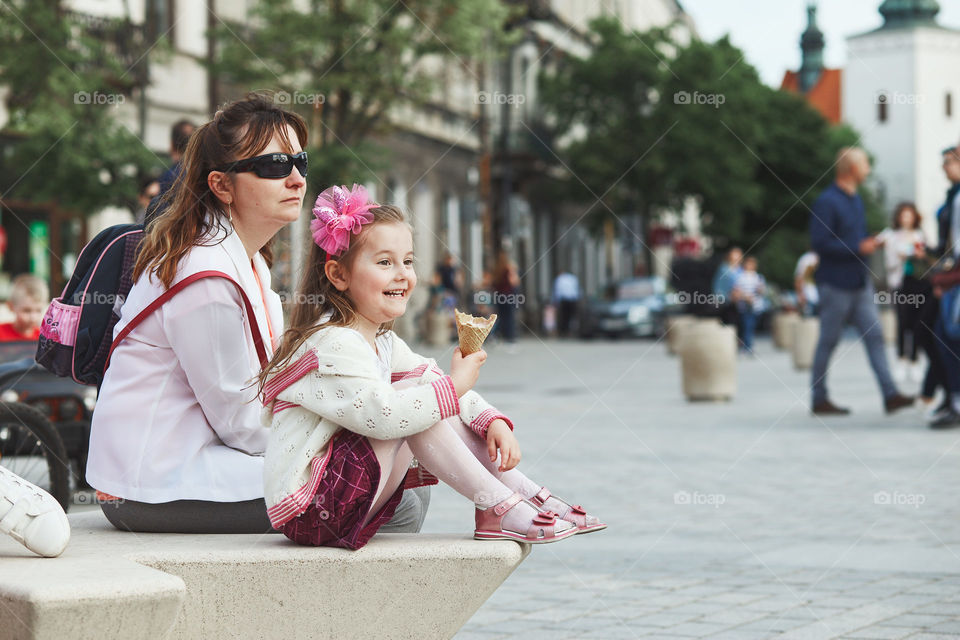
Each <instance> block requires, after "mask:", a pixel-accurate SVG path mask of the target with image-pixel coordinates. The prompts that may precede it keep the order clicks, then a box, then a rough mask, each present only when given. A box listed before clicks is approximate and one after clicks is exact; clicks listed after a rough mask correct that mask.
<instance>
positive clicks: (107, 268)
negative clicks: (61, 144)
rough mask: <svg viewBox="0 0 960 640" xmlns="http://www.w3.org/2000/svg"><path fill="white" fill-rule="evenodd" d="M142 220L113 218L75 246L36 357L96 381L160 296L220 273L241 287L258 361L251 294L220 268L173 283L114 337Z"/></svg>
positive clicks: (56, 369)
mask: <svg viewBox="0 0 960 640" xmlns="http://www.w3.org/2000/svg"><path fill="white" fill-rule="evenodd" d="M143 235H144V231H143V225H140V224H118V225H115V226H112V227H108V228H106V229H104V230H103V231H101V232H100V233H98V234H97V235H96V237H94V238H93V240H91V241H90V242H89V243H88V244H87V246H85V247H84V248H83V250H82V251H81V252H80V256H79V257H78V258H77V264H76V266H75V267H74V269H73V275H72V276H70V280H69V282H67V285H66V286H65V287H64V288H63V293H61V294H60V297H59V298H57V299H55V300H53V301H52V302H51V303H50V306H49V307H48V308H47V311H46V313H45V314H44V316H43V321H42V322H41V323H40V339H39V341H38V343H37V357H36V360H37V362H38V363H39V364H40V365H42V366H43V367H45V368H46V369H47V370H49V371H50V372H51V373H54V374H56V375H58V376H62V377H71V378H73V379H74V380H75V381H77V382H79V383H81V384H89V385H96V386H99V385H100V383H102V382H103V376H104V373H105V372H106V370H107V367H108V366H109V364H110V356H111V354H112V353H113V350H114V349H115V348H116V346H117V345H118V344H119V343H120V342H121V341H122V340H123V339H124V338H125V337H127V335H128V334H129V333H130V332H131V331H133V329H134V328H136V326H137V325H139V324H140V323H141V322H143V320H144V319H146V318H147V317H148V316H149V315H150V314H151V313H153V312H154V311H155V310H156V309H157V308H159V307H160V306H161V305H162V304H163V303H164V302H166V301H167V300H169V299H170V298H172V297H173V296H175V295H176V294H177V293H179V292H180V291H182V290H183V289H184V288H185V287H187V286H188V285H190V284H192V283H194V282H196V281H197V280H200V279H203V278H225V279H226V280H229V281H230V282H232V283H233V284H234V285H235V286H236V288H237V290H238V291H239V292H240V297H241V299H242V300H243V305H244V311H245V312H246V314H247V318H248V320H249V322H250V328H251V329H252V330H253V343H254V347H255V348H256V350H257V356H258V357H259V359H260V364H261V365H265V364H266V362H267V355H266V349H265V348H264V345H263V338H262V336H261V335H260V329H259V327H258V326H257V319H256V316H255V315H254V313H253V307H252V306H251V305H250V300H249V299H248V298H247V295H246V293H245V292H244V290H243V288H242V287H241V286H240V284H239V283H238V282H237V281H236V280H234V279H233V278H231V277H230V276H229V275H227V274H225V273H223V272H221V271H201V272H199V273H194V274H192V275H190V276H188V277H187V278H184V279H183V280H181V281H180V282H178V283H176V284H175V285H173V286H172V287H170V288H169V289H167V290H166V291H165V292H164V293H163V294H161V295H160V296H159V297H158V298H157V299H156V300H154V301H153V302H151V303H150V304H149V305H147V307H146V308H145V309H144V310H143V311H141V312H140V313H138V314H137V316H136V317H135V318H133V319H132V320H131V321H130V322H129V323H128V324H127V325H126V326H125V327H124V328H123V330H122V331H121V332H120V333H119V334H118V335H117V337H116V339H114V338H113V329H114V327H115V326H116V324H117V321H119V320H120V310H121V308H122V307H123V303H124V301H125V300H126V298H127V294H129V293H130V289H131V288H132V287H133V266H134V264H135V263H136V260H137V254H138V253H139V249H140V243H141V242H142V241H143Z"/></svg>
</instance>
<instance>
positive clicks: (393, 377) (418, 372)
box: [390, 363, 427, 382]
mask: <svg viewBox="0 0 960 640" xmlns="http://www.w3.org/2000/svg"><path fill="white" fill-rule="evenodd" d="M426 370H427V365H426V363H424V364H422V365H420V366H419V367H416V368H415V369H411V370H410V371H394V372H393V373H391V374H390V382H399V381H401V380H409V379H411V378H419V377H420V376H422V375H423V373H424V372H425V371H426Z"/></svg>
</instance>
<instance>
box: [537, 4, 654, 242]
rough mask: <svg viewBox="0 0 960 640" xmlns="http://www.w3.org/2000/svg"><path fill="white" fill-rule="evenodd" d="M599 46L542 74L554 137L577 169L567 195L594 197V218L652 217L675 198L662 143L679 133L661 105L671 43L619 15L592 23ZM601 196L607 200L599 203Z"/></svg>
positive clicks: (589, 199) (566, 160)
mask: <svg viewBox="0 0 960 640" xmlns="http://www.w3.org/2000/svg"><path fill="white" fill-rule="evenodd" d="M590 27H591V32H590V36H591V40H592V51H591V54H590V56H589V57H587V58H577V57H572V58H569V59H567V60H565V61H564V63H563V64H561V65H560V66H559V67H558V68H557V69H556V70H555V72H546V73H544V74H542V75H541V77H540V103H541V106H542V107H543V109H544V112H545V118H544V119H545V121H546V122H547V123H549V126H550V128H552V129H553V131H552V133H550V134H546V135H544V137H547V138H549V139H552V140H557V139H562V138H563V137H564V136H566V137H568V138H569V139H570V140H569V142H568V143H567V144H566V145H564V146H561V147H560V148H559V149H557V153H558V155H559V156H560V158H561V160H562V162H563V164H564V165H565V166H566V167H567V168H568V169H569V172H568V173H569V174H570V175H568V176H567V179H566V181H565V182H566V189H563V190H561V191H559V192H558V196H559V197H564V198H566V197H572V198H574V199H576V200H578V201H581V202H586V203H592V204H591V206H590V210H589V218H588V222H589V223H592V226H594V227H596V226H598V223H601V222H603V221H607V222H608V223H609V222H610V221H611V220H613V219H614V216H617V217H619V216H620V215H621V214H623V213H624V212H631V213H634V212H635V213H639V214H640V215H641V216H642V218H643V219H644V220H649V219H650V218H651V217H652V216H653V214H654V212H655V211H657V210H658V209H659V208H662V207H665V206H668V205H669V204H670V202H671V199H670V190H669V181H670V179H671V176H670V172H669V166H668V164H667V162H666V157H665V155H664V154H663V147H662V146H661V145H662V143H663V140H664V139H665V138H666V137H667V136H668V135H670V134H671V133H672V128H671V124H670V122H669V121H668V119H667V118H665V117H664V116H665V115H666V114H665V113H664V112H663V111H662V110H660V109H657V104H658V102H659V101H660V90H661V88H662V87H663V85H664V82H665V81H664V75H665V74H666V73H667V71H666V68H665V67H664V65H663V64H662V60H663V58H664V57H665V56H666V52H665V51H666V47H668V46H669V45H670V42H669V40H668V38H667V36H666V33H665V32H664V31H662V30H653V31H650V32H647V33H645V34H643V35H642V37H638V35H637V34H633V33H629V32H626V31H624V30H623V28H622V27H621V25H620V23H619V22H618V21H617V20H615V19H612V18H599V19H597V20H594V21H593V22H592V23H591V25H590ZM598 199H599V202H598Z"/></svg>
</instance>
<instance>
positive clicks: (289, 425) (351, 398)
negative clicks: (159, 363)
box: [260, 185, 606, 549]
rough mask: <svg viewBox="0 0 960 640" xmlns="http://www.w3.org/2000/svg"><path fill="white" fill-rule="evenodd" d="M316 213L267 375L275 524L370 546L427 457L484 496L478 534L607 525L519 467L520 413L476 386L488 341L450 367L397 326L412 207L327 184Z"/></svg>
mask: <svg viewBox="0 0 960 640" xmlns="http://www.w3.org/2000/svg"><path fill="white" fill-rule="evenodd" d="M313 212H314V215H315V219H314V220H313V221H312V222H311V229H312V230H313V237H314V241H315V244H314V246H313V247H312V251H311V255H310V259H309V264H308V265H307V268H306V270H305V273H304V276H303V280H302V283H301V286H300V290H299V292H298V295H297V299H296V301H295V305H294V308H293V312H292V315H291V322H290V328H289V329H288V330H287V331H286V333H285V334H284V336H283V340H282V343H281V345H280V347H279V349H278V350H277V352H276V354H275V355H274V357H273V359H272V360H271V361H270V363H269V364H268V365H267V367H266V368H265V369H264V371H263V372H262V374H261V376H260V385H261V391H262V393H263V398H264V404H265V407H266V408H265V411H267V412H269V413H268V414H267V415H265V420H266V419H267V418H268V417H269V420H270V422H271V432H270V439H269V443H268V445H267V451H266V460H265V468H264V483H265V489H266V501H267V509H268V514H269V516H270V521H271V523H272V524H273V526H274V527H276V528H277V529H280V530H281V531H283V533H284V534H285V535H286V536H287V537H288V538H290V539H291V540H293V541H295V542H297V543H299V544H305V545H324V546H336V547H345V548H348V549H359V548H360V547H362V546H363V545H364V544H366V543H367V541H368V540H369V539H370V538H371V537H372V536H373V534H374V533H376V531H377V529H378V528H379V527H380V526H381V525H382V524H383V523H384V522H386V521H387V520H388V519H389V518H390V515H391V514H392V513H393V510H394V508H395V507H396V505H397V503H398V502H399V500H400V495H401V493H402V491H403V488H404V479H405V478H406V477H407V471H408V468H409V466H410V464H411V462H412V460H413V458H414V456H415V457H416V459H417V460H418V461H419V462H420V464H421V465H423V466H424V467H425V468H426V469H429V471H430V472H431V473H433V474H435V475H436V476H437V477H439V478H440V479H441V480H443V481H444V482H445V483H446V484H448V485H450V486H451V487H453V489H454V490H456V491H457V492H458V493H460V494H461V495H463V496H465V497H467V498H469V499H470V500H472V501H473V503H474V505H475V506H476V525H477V527H476V531H475V532H474V537H475V538H478V539H484V540H495V539H510V540H518V541H520V542H528V543H545V542H555V541H558V540H562V539H564V538H568V537H570V536H572V535H574V534H577V533H585V532H589V531H597V530H600V529H603V528H605V527H606V525H605V524H603V523H601V522H600V521H599V520H598V519H597V518H595V517H593V516H589V515H587V514H586V513H585V512H584V510H583V509H582V508H580V507H579V506H571V505H569V504H567V503H566V502H564V501H562V500H560V499H558V498H556V497H554V496H552V495H551V494H550V492H549V491H548V490H547V489H546V488H544V487H541V486H540V485H538V484H536V483H534V482H533V481H531V480H530V479H528V478H527V477H526V476H524V475H523V474H522V473H520V471H518V470H517V469H516V468H515V467H516V465H517V462H518V461H519V460H520V449H519V446H518V444H517V440H516V438H514V436H513V433H512V429H513V426H512V424H511V422H510V421H509V419H507V417H506V416H504V415H503V414H501V413H500V412H499V411H497V410H496V409H495V408H493V407H492V406H490V405H489V404H488V403H487V402H486V401H485V400H483V398H481V397H480V396H479V395H478V394H477V393H476V392H473V391H471V390H470V389H471V387H473V385H474V384H475V383H476V380H477V376H478V373H479V369H480V366H481V365H482V364H483V362H484V360H485V359H486V354H485V353H484V352H483V351H480V352H477V353H474V354H471V355H468V356H463V355H461V353H460V351H459V349H458V350H456V351H455V352H454V355H453V363H452V365H451V369H450V374H449V375H445V374H444V373H443V372H442V371H441V370H440V369H439V368H438V367H437V365H436V363H434V362H433V361H432V360H428V359H426V358H424V357H422V356H419V355H417V354H415V353H413V352H412V351H411V350H410V348H409V347H408V346H407V345H406V344H405V343H404V342H403V341H402V340H401V339H400V338H398V337H397V336H396V334H394V333H393V332H392V331H391V330H390V327H391V326H392V323H393V321H394V320H395V319H396V318H398V317H400V316H401V315H403V313H404V311H406V307H407V302H408V301H409V299H410V294H411V293H412V292H413V288H414V287H415V286H416V284H417V276H416V274H415V273H414V270H413V235H412V233H411V229H410V227H409V225H408V224H407V223H406V221H405V220H404V217H403V213H402V212H401V211H400V210H399V209H398V208H397V207H394V206H390V205H377V204H374V203H371V202H368V200H367V195H366V191H365V190H364V188H363V187H360V186H357V185H354V187H353V189H352V190H348V189H347V188H346V187H331V188H330V189H327V190H326V191H324V192H323V193H322V194H320V197H318V198H317V206H316V207H315V208H314V210H313ZM498 454H499V463H498V462H497V458H498ZM541 509H542V511H541Z"/></svg>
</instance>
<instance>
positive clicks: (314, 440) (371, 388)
mask: <svg viewBox="0 0 960 640" xmlns="http://www.w3.org/2000/svg"><path fill="white" fill-rule="evenodd" d="M386 337H387V338H389V339H390V340H392V348H391V350H390V371H391V375H390V379H391V382H397V381H399V380H409V379H413V380H415V381H416V382H417V384H416V385H414V386H412V387H408V388H404V389H400V390H398V389H396V388H394V387H393V386H392V385H391V384H390V383H388V382H386V381H385V380H384V379H383V378H382V377H381V374H380V372H379V371H378V370H377V369H378V367H377V360H376V357H375V356H374V354H373V351H372V349H371V348H370V345H369V344H368V343H367V342H366V340H365V339H364V338H363V337H362V336H361V335H360V334H359V333H358V332H356V331H354V330H353V329H347V328H344V327H325V328H323V329H320V330H319V331H317V332H316V333H314V334H313V335H311V336H310V337H309V338H308V339H307V341H306V342H305V344H304V345H302V346H301V347H300V348H299V349H298V350H297V352H296V353H295V354H294V357H293V358H292V359H291V364H290V365H289V366H287V367H286V368H285V369H284V370H283V371H281V372H279V373H274V374H272V375H271V376H270V377H269V379H268V380H267V384H266V385H265V387H264V405H265V407H264V413H263V422H264V424H265V425H267V426H269V427H270V437H269V440H268V443H267V451H266V454H265V457H266V459H265V461H264V471H263V474H264V493H265V498H266V502H267V513H268V515H269V516H270V522H271V523H272V524H273V526H274V527H280V526H281V525H283V524H284V523H285V522H288V521H289V520H291V519H293V518H295V517H296V516H298V515H300V514H301V513H303V512H304V511H305V510H306V509H307V507H308V506H309V505H310V502H311V500H312V499H313V495H314V493H315V492H316V489H317V485H318V484H319V483H320V478H321V476H322V474H323V472H324V469H325V467H326V464H327V461H328V460H329V457H330V451H331V450H332V447H329V446H328V445H329V443H330V440H331V438H333V436H334V434H336V433H337V431H339V430H340V429H348V430H350V431H353V432H355V433H359V434H361V435H364V436H366V437H368V438H374V439H378V440H393V439H396V438H403V437H406V436H411V435H414V434H416V433H419V432H420V431H423V430H425V429H428V428H429V427H431V426H433V425H434V424H436V423H437V422H439V421H440V420H443V419H445V418H449V417H451V416H455V415H458V414H459V416H460V419H461V420H463V422H464V423H465V424H467V425H469V427H470V428H471V429H472V430H473V431H474V432H475V433H477V435H478V436H480V437H483V438H485V437H486V432H487V428H488V427H489V426H490V423H491V422H493V421H494V420H495V419H497V418H501V419H503V420H504V421H506V422H507V424H508V425H510V427H511V428H513V424H512V423H511V421H510V420H509V419H508V418H507V417H506V416H504V415H503V414H502V413H500V412H499V411H497V410H496V409H495V408H493V407H492V406H491V405H490V404H488V403H487V402H486V401H485V400H484V399H483V398H481V397H480V395H479V394H478V393H476V392H474V391H469V392H467V393H466V394H464V395H463V397H462V398H459V399H458V398H457V394H456V390H455V389H454V386H453V381H452V380H451V379H450V376H447V375H445V374H444V373H443V371H442V370H441V369H440V368H439V367H438V366H437V364H436V362H434V361H433V360H431V359H428V358H424V357H423V356H420V355H417V354H416V353H414V352H413V351H411V349H410V347H408V346H407V344H406V343H405V342H404V341H403V340H401V339H400V338H399V337H397V335H396V334H394V333H393V332H392V331H391V332H388V333H387V334H386Z"/></svg>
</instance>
